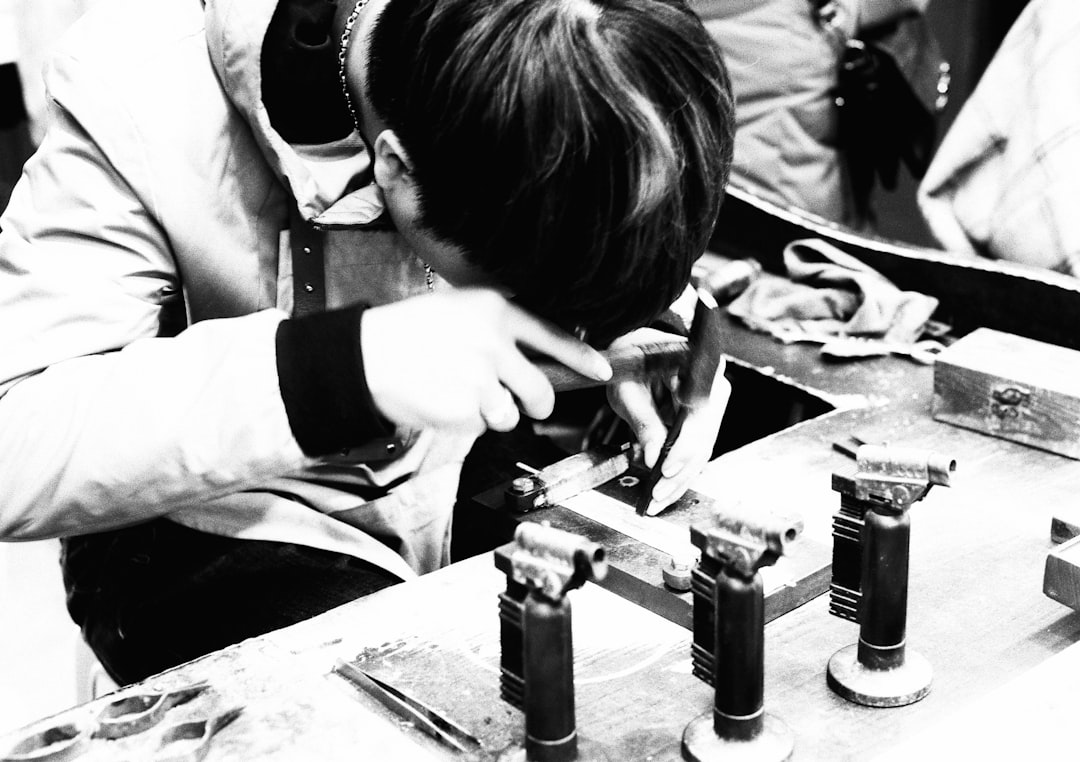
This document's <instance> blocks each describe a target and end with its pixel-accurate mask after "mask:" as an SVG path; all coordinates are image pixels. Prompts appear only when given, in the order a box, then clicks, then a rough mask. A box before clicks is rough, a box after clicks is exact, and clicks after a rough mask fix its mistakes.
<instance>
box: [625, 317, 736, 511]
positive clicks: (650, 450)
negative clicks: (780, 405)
mask: <svg viewBox="0 0 1080 762" xmlns="http://www.w3.org/2000/svg"><path fill="white" fill-rule="evenodd" d="M658 334H659V336H658ZM662 337H663V334H660V332H658V331H654V330H652V329H648V328H643V329H640V330H637V331H634V332H633V333H630V334H627V335H626V336H623V337H622V338H620V339H617V340H616V341H615V342H613V344H612V346H613V347H616V346H625V345H627V344H644V343H649V342H651V341H656V340H657V339H658V338H662ZM730 396H731V384H730V383H729V382H728V380H727V379H726V378H724V361H723V360H721V361H720V366H719V368H717V371H716V379H715V380H714V382H713V386H712V391H711V393H710V394H709V398H708V400H706V401H704V402H702V403H701V404H699V405H698V406H696V407H695V408H694V409H692V410H690V411H689V413H688V414H687V416H686V421H685V422H684V423H683V427H682V430H681V431H680V432H679V437H678V438H677V439H676V440H675V442H674V443H673V444H672V446H671V450H670V451H669V452H668V457H667V460H665V461H664V464H663V466H662V467H661V479H660V480H659V481H657V483H656V486H655V487H654V488H653V494H652V502H651V503H650V504H649V507H648V509H647V511H646V512H647V513H648V515H650V516H655V515H656V514H658V513H660V511H662V510H664V509H665V508H667V507H668V506H669V505H671V504H672V503H674V502H675V501H676V500H678V499H679V498H680V497H681V496H682V494H683V493H684V492H686V489H687V488H688V487H689V486H690V482H691V481H692V480H693V479H694V478H695V477H696V476H697V475H698V474H699V473H701V469H702V468H704V467H705V464H706V463H708V462H709V458H710V457H711V456H712V451H713V446H714V445H715V443H716V436H717V434H718V433H719V431H720V422H721V421H722V420H723V418H724V411H725V410H726V409H727V403H728V398H729V397H730ZM608 402H609V403H610V404H611V407H612V409H613V410H614V411H615V413H616V414H617V415H618V416H619V417H620V418H622V419H623V420H624V421H626V422H627V423H628V424H629V425H630V430H631V431H633V432H634V436H635V437H636V438H637V441H638V444H640V445H641V448H642V458H643V459H644V461H645V466H646V467H648V468H650V469H651V468H652V467H653V465H654V464H655V463H656V459H657V457H658V456H659V454H660V449H661V448H662V447H663V445H664V440H665V439H666V438H667V432H668V430H667V426H665V425H664V421H663V420H662V419H661V418H660V414H659V412H657V410H656V404H655V402H654V400H653V394H652V390H651V389H650V387H649V384H648V382H645V381H640V380H631V381H624V382H621V383H617V384H612V385H611V386H609V387H608Z"/></svg>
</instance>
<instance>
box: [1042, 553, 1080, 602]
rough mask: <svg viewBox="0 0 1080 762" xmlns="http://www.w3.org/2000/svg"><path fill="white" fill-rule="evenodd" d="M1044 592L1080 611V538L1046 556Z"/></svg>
mask: <svg viewBox="0 0 1080 762" xmlns="http://www.w3.org/2000/svg"><path fill="white" fill-rule="evenodd" d="M1043 592H1044V593H1046V594H1047V595H1048V596H1050V597H1051V598H1053V599H1054V600H1055V601H1057V602H1058V603H1064V604H1065V605H1066V606H1068V607H1069V608H1073V609H1076V610H1077V611H1080V537H1074V538H1073V539H1071V540H1069V541H1068V542H1065V543H1062V544H1061V545H1058V546H1057V547H1056V548H1054V549H1053V550H1051V551H1050V553H1049V554H1047V556H1046V569H1045V571H1044V572H1043Z"/></svg>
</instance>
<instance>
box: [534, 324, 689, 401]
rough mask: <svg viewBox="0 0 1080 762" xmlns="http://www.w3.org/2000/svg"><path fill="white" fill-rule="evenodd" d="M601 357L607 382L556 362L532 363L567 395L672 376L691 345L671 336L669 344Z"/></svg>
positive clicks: (623, 349)
mask: <svg viewBox="0 0 1080 762" xmlns="http://www.w3.org/2000/svg"><path fill="white" fill-rule="evenodd" d="M600 354H602V355H603V356H604V359H605V360H607V361H608V365H610V366H611V378H610V379H608V380H607V381H597V380H596V379H595V378H591V377H590V376H583V375H581V374H580V373H578V372H577V371H574V370H571V369H570V368H567V367H566V366H565V365H562V364H561V363H558V362H556V361H555V360H551V359H545V358H540V359H537V360H536V361H535V363H536V367H538V368H539V369H540V372H541V373H543V374H544V375H545V376H546V377H547V380H548V381H550V382H551V386H552V387H553V388H554V389H555V391H556V392H566V391H571V390H573V389H586V388H589V387H594V386H603V385H606V384H616V383H618V382H620V381H626V380H628V379H631V378H646V377H649V376H655V375H671V374H674V373H675V372H676V371H677V370H678V369H679V368H681V367H682V366H683V365H684V364H685V362H686V359H687V357H688V355H689V354H690V345H689V344H688V343H687V342H686V339H684V338H682V337H681V336H675V335H672V337H671V340H670V341H656V342H652V343H649V344H635V345H633V346H627V347H618V348H616V349H607V350H604V351H603V352H601V353H600Z"/></svg>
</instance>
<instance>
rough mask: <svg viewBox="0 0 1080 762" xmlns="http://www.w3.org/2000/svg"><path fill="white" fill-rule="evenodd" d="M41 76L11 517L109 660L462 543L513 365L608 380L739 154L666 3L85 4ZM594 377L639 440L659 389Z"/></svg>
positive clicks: (7, 286)
mask: <svg viewBox="0 0 1080 762" xmlns="http://www.w3.org/2000/svg"><path fill="white" fill-rule="evenodd" d="M339 55H340V66H339ZM46 77H47V84H48V87H49V92H50V97H51V100H52V106H51V110H52V116H51V126H50V129H49V131H48V134H47V136H46V138H45V140H44V143H43V145H42V146H41V149H40V150H39V151H38V153H37V154H36V156H35V157H34V158H33V159H31V161H30V162H29V163H28V165H27V167H26V173H25V175H24V176H23V178H22V179H21V181H20V182H19V184H18V185H17V186H16V188H15V191H14V194H13V196H12V200H11V205H10V207H9V208H8V210H7V213H6V215H5V216H4V217H3V221H2V228H3V233H2V237H0V325H2V326H3V330H2V331H0V394H2V395H3V396H2V397H0V494H2V496H3V497H2V502H0V537H3V538H6V539H16V540H18V539H23V540H29V539H38V538H48V537H63V538H65V539H64V540H63V555H62V565H63V572H64V579H65V584H66V587H67V592H68V608H69V611H70V612H71V614H72V616H73V618H74V619H75V621H76V622H78V623H79V624H80V625H81V627H82V630H83V634H84V636H85V638H86V640H87V641H88V643H89V644H90V646H91V647H92V648H93V650H94V651H95V653H96V654H97V656H98V657H99V659H100V660H101V662H102V663H103V665H104V666H105V668H106V669H107V671H108V672H109V674H110V675H112V676H113V677H114V678H115V679H117V680H118V681H120V682H121V683H125V682H129V681H133V680H138V679H140V678H143V677H146V676H147V675H150V674H152V673H155V672H157V671H160V670H162V669H164V668H167V667H170V666H172V665H175V664H177V663H179V662H182V661H184V660H187V659H190V658H193V657H196V656H198V655H200V654H203V653H207V652H209V651H211V650H214V649H217V648H220V647H223V646H225V645H228V644H230V643H234V642H237V641H239V640H241V639H243V638H245V637H249V636H253V635H257V634H260V633H262V632H266V631H268V630H271V629H274V628H277V627H281V626H284V625H287V624H290V623H293V622H296V621H299V620H301V619H304V618H307V617H310V616H312V615H314V614H317V613H319V612H321V611H324V610H326V609H329V608H331V607H333V606H336V605H339V604H341V603H344V602H346V601H349V600H352V599H354V598H356V597H358V596H360V595H363V594H366V593H368V592H371V591H373V590H376V589H379V588H381V587H383V586H385V585H388V584H391V583H393V582H396V581H398V580H401V579H407V578H410V577H413V576H415V575H416V574H417V573H421V574H422V573H424V572H428V571H431V570H433V569H436V568H438V567H440V566H442V565H444V564H445V563H447V561H448V546H449V533H450V529H449V527H450V520H451V514H452V506H453V501H454V496H455V486H456V484H457V480H458V478H459V472H460V466H461V462H462V459H463V457H464V455H465V454H466V452H467V451H468V449H469V447H470V446H471V445H472V443H473V441H474V440H475V439H476V437H477V436H478V435H479V434H480V433H481V432H483V431H484V430H486V429H492V430H496V431H507V430H510V429H512V428H514V427H515V426H516V425H517V424H518V422H519V420H520V417H521V416H527V417H531V418H534V419H541V418H544V417H545V416H547V415H548V414H550V412H551V410H552V406H553V391H552V388H551V385H550V383H549V382H548V381H547V380H546V378H545V377H544V376H543V375H542V374H541V373H540V372H539V371H538V369H537V368H536V366H535V365H534V364H533V363H532V362H530V360H529V357H530V356H535V355H537V354H539V355H546V356H549V357H551V358H554V359H555V360H557V361H559V362H561V363H563V364H565V365H567V366H569V367H570V368H572V369H575V370H577V371H578V372H580V373H583V374H585V375H591V376H594V377H596V378H598V379H603V378H605V377H606V376H607V374H608V373H609V372H610V369H609V368H608V366H607V365H606V362H605V361H604V359H603V358H602V356H601V355H600V354H599V353H598V352H597V351H596V349H595V348H594V347H604V346H605V345H608V344H609V343H610V342H612V341H613V340H615V339H616V338H617V337H620V336H623V335H625V334H626V333H628V332H630V331H631V330H632V329H636V328H638V327H639V326H644V325H646V324H648V323H649V322H650V321H651V320H652V319H654V318H655V317H656V316H657V315H658V314H659V313H661V312H662V311H663V310H664V309H665V308H666V307H667V306H668V305H669V304H670V303H672V302H673V300H675V299H676V297H677V296H678V295H679V294H680V292H682V291H683V289H684V287H686V285H687V282H688V280H689V274H690V268H691V264H692V263H693V261H694V260H695V259H696V258H697V257H698V256H699V255H700V254H701V252H702V251H703V250H704V248H705V246H706V243H707V242H708V240H709V236H710V234H711V231H712V227H713V224H714V222H715V219H716V215H717V211H718V207H719V204H720V200H721V197H722V194H723V187H724V183H725V180H726V177H727V172H728V167H729V164H730V158H731V150H732V123H733V118H732V99H731V95H730V88H729V83H728V78H727V74H726V71H725V69H724V66H723V63H722V60H721V56H720V54H719V52H718V49H717V48H716V46H715V44H714V43H713V41H712V40H711V39H710V37H709V36H708V34H706V33H705V31H704V29H703V28H702V26H701V23H700V22H699V21H698V20H697V18H696V17H695V16H694V14H693V13H691V12H690V11H689V10H688V9H687V7H686V6H685V4H684V3H683V2H681V0H360V2H354V0H342V2H341V4H340V5H338V6H336V7H335V5H334V4H333V3H331V2H327V0H280V2H279V0H206V2H204V3H201V4H200V3H199V2H196V1H195V0H160V2H155V3H146V2H143V0H101V2H98V3H96V4H95V6H94V7H93V8H92V10H91V11H90V12H89V13H88V14H87V15H86V16H84V17H83V18H82V20H81V21H80V22H79V23H78V24H77V25H76V26H75V27H74V29H73V30H72V32H71V33H70V34H69V35H68V37H67V38H66V40H65V42H64V43H63V44H62V45H61V46H60V49H59V52H58V53H57V55H56V56H55V57H54V58H53V60H52V61H51V64H50V66H49V67H48V69H47V74H46ZM575 336H576V337H577V338H575ZM581 338H584V339H585V341H582V340H580V339H581ZM620 340H632V339H620ZM590 345H591V346H590ZM715 391H716V393H715V394H714V398H713V402H712V404H711V405H709V406H707V407H705V408H703V409H701V410H700V411H697V412H696V413H695V414H694V417H693V419H692V420H691V421H688V423H687V425H685V426H684V428H683V430H682V435H681V436H680V438H679V441H678V442H677V444H676V446H675V448H674V449H673V450H672V453H671V455H670V457H669V458H668V459H667V461H666V462H667V468H666V469H665V474H666V475H667V476H668V477H669V478H666V479H664V480H663V481H661V483H660V484H658V485H657V488H656V491H655V492H654V496H655V498H656V500H658V501H668V502H670V501H671V500H673V499H674V498H675V497H677V496H678V494H680V493H681V492H682V491H683V490H684V489H685V487H686V485H687V482H688V481H689V480H690V479H691V478H692V477H693V476H694V475H696V473H697V472H698V470H699V469H700V467H701V466H702V465H703V463H704V462H705V460H706V459H707V458H708V457H709V454H710V452H711V448H712V445H713V442H714V440H715V437H716V433H717V430H718V428H719V423H720V418H721V416H722V414H723V408H724V406H725V405H726V400H727V395H726V387H725V382H724V381H723V379H722V378H721V379H719V380H718V382H717V387H716V390H715ZM610 394H611V397H612V401H613V404H614V406H615V407H617V408H618V410H620V411H621V414H623V415H624V417H626V418H627V419H628V420H629V421H630V423H631V426H632V428H633V430H634V431H635V432H637V434H638V436H639V440H640V441H641V443H642V444H643V446H644V449H645V453H646V458H645V459H646V463H649V464H651V462H653V461H654V460H655V458H656V455H657V453H658V451H659V449H660V445H661V443H662V441H663V438H664V435H665V433H666V432H665V429H664V426H663V424H662V422H661V421H660V419H659V417H658V416H657V413H656V410H655V408H654V407H653V406H652V399H651V397H650V396H649V394H648V392H647V389H646V388H645V385H644V384H639V383H628V384H622V385H619V388H613V389H612V390H611V392H610ZM680 466H682V467H681V468H680Z"/></svg>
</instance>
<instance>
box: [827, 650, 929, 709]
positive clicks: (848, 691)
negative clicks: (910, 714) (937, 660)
mask: <svg viewBox="0 0 1080 762" xmlns="http://www.w3.org/2000/svg"><path fill="white" fill-rule="evenodd" d="M826 679H827V680H828V683H829V687H830V688H832V689H833V691H835V692H836V693H837V694H838V695H840V696H842V697H843V698H846V699H847V700H848V701H853V702H855V703H856V704H862V705H863V706H877V707H888V706H906V705H908V704H914V703H915V702H916V701H919V700H920V699H922V698H925V696H926V694H928V693H929V692H930V684H931V683H932V682H933V679H934V670H933V667H931V666H930V662H928V661H927V660H926V658H925V657H923V656H922V655H920V654H919V653H917V652H916V651H906V652H905V653H904V659H903V661H902V662H901V663H900V664H898V665H896V666H893V667H889V668H887V669H874V668H873V667H868V666H867V665H865V664H863V663H862V662H861V661H859V644H858V643H853V644H851V645H850V646H847V647H846V648H841V649H840V650H839V651H837V652H836V653H835V654H833V656H832V658H831V659H829V669H828V673H827V678H826Z"/></svg>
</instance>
